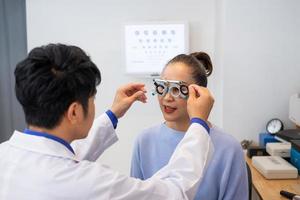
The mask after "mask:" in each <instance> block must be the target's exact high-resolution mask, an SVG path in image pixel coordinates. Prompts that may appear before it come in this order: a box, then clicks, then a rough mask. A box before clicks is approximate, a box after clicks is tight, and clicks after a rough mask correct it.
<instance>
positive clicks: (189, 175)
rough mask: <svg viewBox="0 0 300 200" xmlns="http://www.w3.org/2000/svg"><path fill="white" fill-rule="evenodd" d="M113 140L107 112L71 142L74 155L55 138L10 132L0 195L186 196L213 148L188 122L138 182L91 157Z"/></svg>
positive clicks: (48, 199)
mask: <svg viewBox="0 0 300 200" xmlns="http://www.w3.org/2000/svg"><path fill="white" fill-rule="evenodd" d="M116 141H117V136H116V133H115V130H114V128H113V126H112V123H111V121H110V119H109V118H108V116H107V115H106V114H103V115H101V116H100V117H99V118H97V119H96V120H95V121H94V124H93V127H92V129H91V131H90V133H89V135H88V137H87V138H85V139H83V140H78V141H74V142H73V143H72V144H71V146H72V147H73V148H74V150H75V155H74V154H73V153H72V152H71V151H69V150H68V149H67V148H66V147H65V146H64V145H62V144H61V143H58V142H56V141H54V140H51V139H48V138H44V137H39V136H34V135H28V134H24V133H21V132H18V131H15V132H14V134H13V135H12V137H11V138H10V140H8V141H6V142H4V143H2V144H0V199H1V200H23V199H24V200H25V199H26V200H71V199H72V200H74V199H80V200H93V199H101V200H106V199H130V200H142V199H153V200H171V199H172V200H173V199H191V198H193V197H194V195H195V192H196V190H197V186H198V184H199V182H200V180H201V179H202V176H203V175H202V174H203V172H204V170H205V168H206V166H207V164H208V161H209V160H210V158H211V156H212V150H213V146H212V143H211V141H210V138H209V135H208V134H207V132H206V130H205V129H204V128H203V127H202V126H201V125H199V124H192V125H191V126H190V128H189V129H188V131H187V133H186V135H185V137H184V139H183V140H182V141H181V143H180V144H179V145H178V148H177V149H176V150H175V153H174V154H173V156H172V157H171V159H170V161H169V164H168V165H166V166H165V167H164V168H162V169H161V170H160V171H158V172H157V173H156V174H155V175H154V176H153V177H152V178H150V179H148V180H145V181H141V180H139V179H135V178H130V177H128V176H125V175H122V174H120V173H118V172H116V171H113V170H111V169H110V168H108V167H105V166H103V165H102V164H100V163H99V161H96V160H97V158H99V156H100V155H101V154H102V153H103V151H104V150H105V149H106V148H108V147H109V146H110V145H111V144H113V143H114V142H116ZM120 156H122V155H120ZM115 159H118V157H116V158H115Z"/></svg>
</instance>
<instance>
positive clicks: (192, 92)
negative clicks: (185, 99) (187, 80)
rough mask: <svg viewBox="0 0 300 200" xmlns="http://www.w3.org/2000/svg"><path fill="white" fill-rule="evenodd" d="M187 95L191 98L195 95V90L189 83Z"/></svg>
mask: <svg viewBox="0 0 300 200" xmlns="http://www.w3.org/2000/svg"><path fill="white" fill-rule="evenodd" d="M189 97H190V98H192V99H194V98H196V97H197V95H196V90H195V88H194V86H193V85H189Z"/></svg>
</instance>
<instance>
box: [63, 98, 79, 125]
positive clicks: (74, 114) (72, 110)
mask: <svg viewBox="0 0 300 200" xmlns="http://www.w3.org/2000/svg"><path fill="white" fill-rule="evenodd" d="M82 113H83V108H82V105H81V104H80V103H78V102H73V103H71V104H70V106H69V108H68V110H67V112H66V117H67V119H68V121H69V122H70V123H71V124H76V123H78V121H80V119H81V118H82Z"/></svg>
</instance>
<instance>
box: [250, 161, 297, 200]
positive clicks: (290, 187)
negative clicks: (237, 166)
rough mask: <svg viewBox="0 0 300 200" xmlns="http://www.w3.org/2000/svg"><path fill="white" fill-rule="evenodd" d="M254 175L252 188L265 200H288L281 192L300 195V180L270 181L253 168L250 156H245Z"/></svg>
mask: <svg viewBox="0 0 300 200" xmlns="http://www.w3.org/2000/svg"><path fill="white" fill-rule="evenodd" d="M245 158H246V162H247V163H248V165H249V167H250V169H251V173H252V186H253V188H254V189H255V190H256V192H257V194H258V195H259V196H260V198H261V199H263V200H278V199H280V200H281V199H282V200H287V199H286V198H284V197H282V196H281V195H280V193H279V192H280V190H286V191H288V192H292V193H296V194H300V178H299V177H298V179H286V180H268V179H265V178H264V177H263V175H261V174H260V173H259V172H258V171H257V170H256V169H255V168H254V167H253V166H252V161H251V159H250V158H248V156H245Z"/></svg>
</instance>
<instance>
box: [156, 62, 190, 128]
mask: <svg viewBox="0 0 300 200" xmlns="http://www.w3.org/2000/svg"><path fill="white" fill-rule="evenodd" d="M161 79H163V80H174V81H184V82H185V83H187V85H190V84H192V83H194V81H193V79H192V74H191V69H190V68H189V67H187V66H186V65H185V64H184V63H181V62H176V63H171V64H169V65H167V66H166V68H165V69H164V71H163V72H162V74H161ZM158 101H159V105H160V109H161V111H162V113H163V116H164V118H165V120H166V121H167V122H180V121H181V120H188V118H189V116H188V113H187V108H186V99H183V98H180V97H178V98H175V97H173V96H172V95H170V94H169V93H167V94H166V95H165V96H158Z"/></svg>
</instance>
